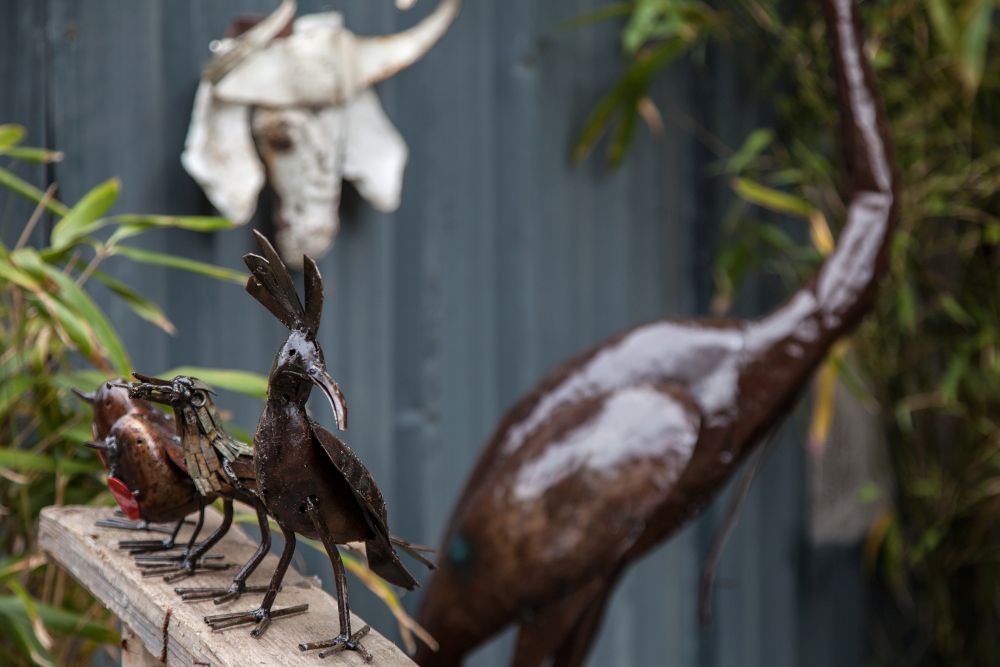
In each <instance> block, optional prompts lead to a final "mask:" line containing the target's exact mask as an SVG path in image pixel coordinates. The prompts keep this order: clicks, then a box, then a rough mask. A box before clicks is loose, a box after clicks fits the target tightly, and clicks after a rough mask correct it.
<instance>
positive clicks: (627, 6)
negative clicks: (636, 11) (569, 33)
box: [562, 2, 635, 30]
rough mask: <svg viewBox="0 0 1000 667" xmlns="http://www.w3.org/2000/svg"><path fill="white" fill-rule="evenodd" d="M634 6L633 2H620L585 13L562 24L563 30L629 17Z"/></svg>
mask: <svg viewBox="0 0 1000 667" xmlns="http://www.w3.org/2000/svg"><path fill="white" fill-rule="evenodd" d="M634 6H635V3H633V2H618V3H615V4H611V5H607V6H606V7H600V8H598V9H595V10H594V11H591V12H585V13H583V14H580V15H579V16H574V17H573V18H571V19H569V20H567V21H564V22H563V23H562V28H564V29H567V30H572V29H575V28H583V27H586V26H588V25H593V24H595V23H600V22H601V21H607V20H609V19H614V18H619V17H622V16H628V15H630V14H631V13H632V8H633V7H634Z"/></svg>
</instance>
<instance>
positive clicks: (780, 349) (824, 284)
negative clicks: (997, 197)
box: [743, 0, 898, 391]
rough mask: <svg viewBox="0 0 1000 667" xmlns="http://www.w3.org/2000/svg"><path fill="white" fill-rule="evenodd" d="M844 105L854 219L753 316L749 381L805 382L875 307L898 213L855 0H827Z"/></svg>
mask: <svg viewBox="0 0 1000 667" xmlns="http://www.w3.org/2000/svg"><path fill="white" fill-rule="evenodd" d="M823 7H824V10H825V12H826V20H827V34H828V36H829V41H830V45H831V48H832V49H833V58H834V68H835V76H836V79H837V95H838V108H839V109H840V132H841V136H840V146H841V150H842V151H843V154H844V157H843V159H844V165H845V168H846V174H847V179H846V181H847V182H846V185H847V187H848V193H847V220H846V223H845V225H844V228H843V231H842V232H841V234H840V238H839V239H838V242H837V247H836V249H835V250H834V252H833V253H832V254H831V255H830V257H829V258H828V259H827V260H826V262H825V263H824V264H823V266H822V267H821V268H820V270H819V272H818V273H817V274H816V276H815V277H813V279H812V280H810V281H809V282H808V283H807V284H806V285H804V286H803V287H802V288H801V289H799V290H798V291H797V292H796V293H795V294H794V295H793V296H792V297H791V298H790V299H789V300H788V301H787V302H786V303H785V304H784V305H783V306H781V307H779V308H778V309H777V310H775V311H774V312H773V313H771V314H769V315H767V316H765V317H763V318H761V319H758V320H755V321H753V322H750V323H748V325H747V328H746V341H747V351H746V352H747V356H746V359H747V361H748V364H749V366H748V368H747V372H746V374H745V377H744V378H743V383H744V384H745V385H746V386H745V387H744V389H752V388H754V387H755V386H759V385H764V386H767V387H768V389H769V390H770V391H774V390H781V389H783V388H787V389H789V390H792V389H796V388H798V387H799V386H801V383H802V382H804V381H805V379H806V378H807V377H808V375H809V373H811V372H812V370H813V369H814V368H815V366H816V365H817V364H818V363H819V362H820V361H822V359H823V357H824V356H825V355H826V353H827V351H828V350H829V349H830V347H831V346H832V345H833V343H834V342H835V341H836V340H837V339H838V338H839V337H841V336H843V335H844V334H846V333H848V332H850V331H851V330H852V329H853V328H854V327H855V326H856V325H857V324H858V322H859V321H860V320H861V318H862V317H863V316H864V315H865V313H867V312H868V310H869V309H870V308H871V306H872V304H873V302H874V297H875V293H876V288H877V286H878V281H879V279H880V278H881V277H882V276H883V274H884V273H885V272H886V266H887V261H888V257H887V256H888V249H889V244H890V240H891V238H892V232H893V230H894V229H895V227H896V222H897V217H898V182H897V178H896V175H895V169H894V166H893V163H892V157H891V153H892V151H891V147H890V138H889V130H888V124H887V122H886V117H885V112H884V110H883V108H882V102H881V99H880V97H879V93H878V87H877V85H876V82H875V76H874V74H873V73H872V70H871V68H870V66H869V64H868V60H867V58H866V57H865V54H864V49H863V39H862V34H861V25H860V19H859V16H858V10H857V6H856V3H855V2H854V0H824V1H823Z"/></svg>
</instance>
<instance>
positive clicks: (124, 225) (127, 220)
mask: <svg viewBox="0 0 1000 667" xmlns="http://www.w3.org/2000/svg"><path fill="white" fill-rule="evenodd" d="M99 223H100V224H99V225H98V224H97V223H95V226H93V227H92V228H91V229H88V230H87V233H88V234H89V233H91V232H93V231H95V230H96V229H98V228H99V227H104V226H105V225H107V224H117V225H118V229H116V230H115V232H114V233H113V234H112V235H111V237H110V238H108V241H107V245H109V246H113V245H116V244H117V243H119V242H121V241H124V240H125V239H127V238H131V237H133V236H138V235H139V234H141V233H142V232H144V231H146V230H147V229H150V228H151V227H157V228H175V229H188V230H191V231H194V232H201V233H207V232H214V231H218V230H224V229H232V228H233V227H234V226H235V224H234V223H233V222H232V221H231V220H228V219H227V218H219V217H209V216H171V215H116V216H112V217H110V218H106V219H103V220H100V221H99Z"/></svg>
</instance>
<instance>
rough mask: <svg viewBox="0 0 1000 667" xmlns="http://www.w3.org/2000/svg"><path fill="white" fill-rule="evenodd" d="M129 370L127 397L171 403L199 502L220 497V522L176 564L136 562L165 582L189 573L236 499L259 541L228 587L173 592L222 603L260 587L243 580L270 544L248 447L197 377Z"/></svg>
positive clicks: (222, 528)
mask: <svg viewBox="0 0 1000 667" xmlns="http://www.w3.org/2000/svg"><path fill="white" fill-rule="evenodd" d="M133 375H134V376H135V378H136V379H137V380H139V382H137V383H134V384H132V385H130V387H129V395H130V396H131V397H133V398H141V399H145V400H150V401H154V402H156V403H163V404H165V405H169V406H170V407H171V408H172V409H173V411H174V417H175V421H176V422H177V431H178V434H179V436H180V451H181V455H182V457H183V462H184V467H185V469H186V470H187V473H188V475H189V476H190V478H191V480H192V482H193V484H194V486H195V488H196V489H197V490H198V493H199V497H200V499H201V502H202V503H203V504H204V503H207V502H208V501H209V500H211V499H213V498H215V497H221V498H222V499H223V505H222V506H223V514H222V523H221V524H220V525H219V527H218V528H217V529H216V530H215V532H213V533H212V534H211V535H209V537H208V538H206V540H205V541H204V542H203V543H202V544H199V545H198V547H197V548H196V550H195V552H194V553H193V554H191V555H190V557H188V558H182V559H180V563H179V564H172V563H171V562H170V561H171V560H177V559H174V558H171V559H166V558H157V557H155V556H148V557H144V558H143V559H142V561H141V565H143V566H144V567H145V569H146V572H147V573H150V574H164V575H166V576H165V577H164V579H165V580H166V581H169V582H172V581H177V580H178V579H181V578H183V577H184V576H187V575H190V574H193V573H194V572H195V571H196V570H197V568H198V564H197V558H198V557H199V556H200V555H201V554H202V553H204V552H205V551H207V550H208V549H210V548H211V547H212V546H214V545H215V544H216V543H218V541H219V540H221V539H222V537H223V536H224V535H225V534H226V532H228V531H229V528H230V526H232V521H233V501H234V500H239V501H240V502H243V503H246V504H247V505H250V506H251V507H253V508H254V511H255V512H256V514H257V525H258V528H259V529H260V544H259V545H258V547H257V549H256V550H255V551H254V553H253V555H252V556H251V557H250V559H249V560H248V561H247V562H246V563H245V564H244V565H243V567H241V568H240V569H239V571H238V572H237V573H236V576H235V577H233V582H232V584H231V585H230V586H229V587H228V588H211V587H199V588H177V589H176V592H177V593H178V594H180V595H181V597H182V598H183V599H185V600H202V599H208V598H214V599H215V603H216V604H221V603H223V602H226V601H229V600H233V599H235V598H238V597H239V596H241V595H242V594H243V593H247V592H260V591H262V590H263V588H262V587H249V586H247V585H246V580H247V578H249V576H250V575H251V574H252V573H253V571H254V570H256V569H257V566H258V565H260V563H261V561H263V560H264V557H265V556H266V555H267V552H268V551H269V550H270V548H271V531H270V528H269V526H268V522H267V511H266V510H265V509H264V505H263V504H262V503H261V502H260V499H259V498H258V497H257V494H256V480H255V477H254V469H253V450H252V449H251V448H250V446H249V445H247V444H246V443H244V442H240V441H239V440H237V439H236V438H233V437H232V436H230V435H229V434H228V433H227V432H226V430H225V428H224V427H223V425H222V420H221V419H220V418H219V414H218V409H217V408H216V406H215V399H214V398H213V395H214V392H213V391H212V389H211V387H209V386H208V385H207V384H205V383H204V382H202V381H201V380H199V379H197V378H193V377H189V376H185V375H178V376H177V377H175V378H174V379H172V380H163V379H160V378H156V377H151V376H148V375H141V374H139V373H133ZM305 609H306V606H305V605H303V606H300V607H295V608H291V609H290V610H283V611H284V615H290V614H293V613H298V612H301V611H305Z"/></svg>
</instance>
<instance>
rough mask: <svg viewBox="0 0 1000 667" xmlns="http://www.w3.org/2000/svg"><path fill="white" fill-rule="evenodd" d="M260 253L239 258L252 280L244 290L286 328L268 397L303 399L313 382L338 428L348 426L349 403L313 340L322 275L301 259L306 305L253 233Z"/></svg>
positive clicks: (266, 245) (307, 259)
mask: <svg viewBox="0 0 1000 667" xmlns="http://www.w3.org/2000/svg"><path fill="white" fill-rule="evenodd" d="M254 235H255V236H256V237H257V243H258V245H259V246H260V249H261V252H262V253H263V254H262V255H255V254H252V253H251V254H248V255H245V256H244V257H243V261H244V262H246V265H247V268H249V269H250V278H248V279H247V284H246V290H247V292H248V293H249V294H250V296H252V297H253V298H255V299H256V300H257V301H258V302H260V303H261V305H263V306H264V307H265V308H267V309H268V310H269V311H270V312H271V314H272V315H274V316H275V317H277V318H278V320H279V321H281V323H282V324H284V325H285V326H286V327H288V329H289V334H288V338H286V339H285V343H284V345H282V346H281V349H279V350H278V354H277V355H275V357H274V363H273V364H272V365H271V373H270V377H269V378H268V396H269V397H270V398H280V399H283V400H286V401H295V402H297V403H304V402H305V401H306V400H307V399H308V398H309V394H310V393H311V391H312V388H313V386H316V387H319V389H320V391H322V392H323V395H324V396H326V399H327V401H329V402H330V408H331V409H332V410H333V414H334V417H335V418H336V420H337V427H338V428H340V429H341V430H345V429H346V428H347V402H346V401H345V400H344V394H343V392H341V391H340V387H339V386H338V385H337V382H336V381H335V380H334V379H333V378H332V377H331V376H330V374H329V372H327V370H326V362H325V361H324V360H323V350H322V348H321V347H320V345H319V342H318V341H317V340H316V332H317V330H318V329H319V321H320V316H321V315H322V312H323V278H322V277H321V276H320V273H319V268H318V267H317V266H316V262H314V261H313V260H312V258H310V257H304V258H303V266H304V270H305V301H306V303H305V307H304V308H303V306H302V303H301V302H300V301H299V296H298V293H297V292H296V291H295V284H294V283H293V282H292V277H291V276H290V275H289V273H288V269H287V268H286V267H285V264H284V262H282V261H281V258H280V257H279V256H278V253H277V252H276V251H275V249H274V247H273V246H272V245H271V244H270V242H269V241H268V240H267V239H266V238H264V236H263V235H262V234H260V233H259V232H257V231H254Z"/></svg>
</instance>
